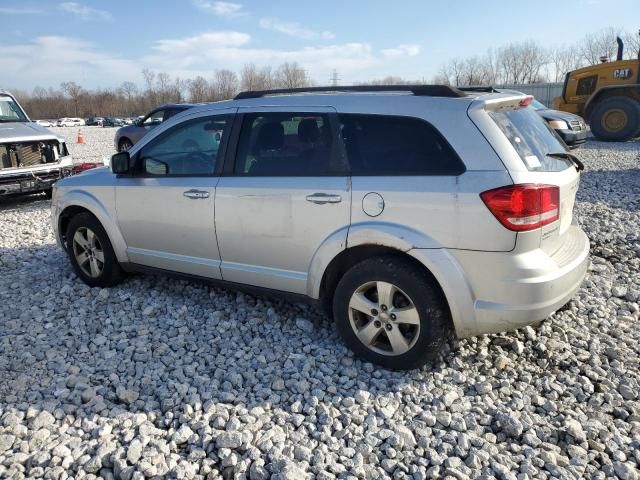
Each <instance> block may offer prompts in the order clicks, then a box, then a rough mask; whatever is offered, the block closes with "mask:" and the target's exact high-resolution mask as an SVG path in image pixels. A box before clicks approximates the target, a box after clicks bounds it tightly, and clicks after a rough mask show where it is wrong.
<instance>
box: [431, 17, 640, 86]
mask: <svg viewBox="0 0 640 480" xmlns="http://www.w3.org/2000/svg"><path fill="white" fill-rule="evenodd" d="M617 36H620V37H621V38H622V39H623V41H624V58H625V59H632V58H637V55H638V49H639V48H640V36H639V35H638V34H636V33H635V32H633V33H632V32H623V31H620V30H619V29H616V28H614V27H609V28H605V29H603V30H600V31H599V32H594V33H590V34H588V35H586V36H585V37H584V38H583V39H581V40H580V41H578V42H576V43H574V44H570V45H559V46H557V47H555V48H550V49H547V48H544V47H542V46H541V45H539V44H538V43H536V42H532V41H527V42H520V43H510V44H508V45H505V46H502V47H500V48H498V49H496V50H488V51H487V52H486V53H485V54H484V55H475V56H470V57H465V58H453V59H451V60H449V61H448V62H447V63H446V64H444V65H442V67H441V68H440V71H439V72H438V75H436V77H435V78H434V82H435V83H444V84H448V85H455V86H469V85H502V84H515V85H521V84H527V83H543V82H561V81H562V80H563V79H564V76H565V74H566V73H567V72H568V71H571V70H575V69H577V68H581V67H585V66H587V65H595V64H597V63H600V61H601V58H606V59H607V61H611V60H615V59H616V53H617V51H618V45H617V43H616V37H617Z"/></svg>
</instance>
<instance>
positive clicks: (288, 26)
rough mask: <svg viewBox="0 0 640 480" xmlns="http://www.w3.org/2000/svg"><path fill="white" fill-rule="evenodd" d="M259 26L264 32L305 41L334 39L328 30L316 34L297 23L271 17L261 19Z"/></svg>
mask: <svg viewBox="0 0 640 480" xmlns="http://www.w3.org/2000/svg"><path fill="white" fill-rule="evenodd" d="M260 26H261V27H262V28H264V29H265V30H274V31H276V32H280V33H284V34H285V35H290V36H292V37H298V38H302V39H305V40H314V39H318V38H322V39H324V40H331V39H333V38H335V35H334V34H333V33H332V32H330V31H328V30H324V31H322V32H316V31H314V30H311V29H310V28H307V27H305V26H304V25H302V24H300V23H298V22H287V21H285V20H280V19H279V18H273V17H269V18H261V19H260Z"/></svg>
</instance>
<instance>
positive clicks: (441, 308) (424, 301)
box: [333, 257, 451, 370]
mask: <svg viewBox="0 0 640 480" xmlns="http://www.w3.org/2000/svg"><path fill="white" fill-rule="evenodd" d="M376 280H378V281H384V282H389V283H392V284H394V285H396V286H397V287H398V288H400V289H401V290H402V291H403V292H405V293H406V294H407V295H408V296H409V297H410V299H411V300H412V301H413V303H414V305H415V306H416V308H417V310H418V313H419V315H420V333H419V337H418V340H417V342H416V343H415V345H414V346H413V347H412V348H411V350H409V351H408V352H407V353H405V354H402V355H398V356H389V355H382V354H380V353H376V352H374V351H372V350H369V349H368V348H367V347H366V346H365V345H363V344H362V342H360V340H359V339H358V337H357V336H356V334H355V332H354V331H353V329H352V328H351V324H350V321H349V314H348V308H349V300H350V299H351V295H352V294H353V292H354V291H355V290H356V289H357V288H358V287H360V286H361V285H363V284H365V283H367V282H371V281H376ZM333 311H334V319H335V322H336V328H337V330H338V333H339V334H340V336H341V337H342V338H343V340H344V341H345V343H346V344H347V345H348V346H349V347H350V348H351V349H352V350H353V351H354V352H355V353H356V354H357V355H358V356H360V357H362V358H363V359H365V360H367V361H370V362H372V363H375V364H378V365H381V366H383V367H385V368H390V369H393V370H407V369H413V368H418V367H420V366H422V365H424V364H425V363H427V362H429V361H430V360H432V359H433V358H435V357H436V356H437V355H438V354H439V353H440V352H441V351H442V348H443V346H444V344H445V342H446V340H447V339H448V337H449V335H450V332H451V327H450V326H451V316H450V313H449V308H448V306H447V304H446V301H445V300H444V298H443V295H442V293H441V291H440V289H439V287H438V286H437V285H435V282H434V280H433V279H432V278H431V277H430V276H429V275H427V274H426V273H425V272H423V271H421V270H420V269H419V268H418V267H416V266H415V265H413V264H412V263H410V262H408V261H405V260H403V259H400V258H394V257H379V258H373V259H369V260H365V261H363V262H361V263H359V264H357V265H355V266H354V267H352V268H351V269H350V270H349V271H347V273H345V274H344V276H343V277H342V278H341V280H340V281H339V282H338V286H337V288H336V291H335V294H334V297H333Z"/></svg>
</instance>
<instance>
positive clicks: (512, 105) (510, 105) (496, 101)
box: [469, 94, 533, 112]
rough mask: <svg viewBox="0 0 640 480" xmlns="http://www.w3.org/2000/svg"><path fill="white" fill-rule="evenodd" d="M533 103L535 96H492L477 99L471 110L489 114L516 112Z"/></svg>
mask: <svg viewBox="0 0 640 480" xmlns="http://www.w3.org/2000/svg"><path fill="white" fill-rule="evenodd" d="M531 102H533V95H507V94H505V95H492V96H490V97H489V96H481V97H478V98H476V99H475V100H474V101H473V102H472V103H471V105H470V106H469V110H480V109H482V110H486V111H488V112H499V111H503V110H516V109H518V108H526V107H528V106H529V105H531Z"/></svg>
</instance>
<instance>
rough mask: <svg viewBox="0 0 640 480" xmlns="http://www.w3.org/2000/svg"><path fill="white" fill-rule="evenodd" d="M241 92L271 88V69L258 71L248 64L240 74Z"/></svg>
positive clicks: (251, 64)
mask: <svg viewBox="0 0 640 480" xmlns="http://www.w3.org/2000/svg"><path fill="white" fill-rule="evenodd" d="M240 85H241V87H242V90H268V89H270V88H272V86H273V75H272V74H271V67H263V68H262V69H258V67H256V66H255V64H253V63H248V64H246V65H245V66H244V67H243V68H242V72H241V73H240Z"/></svg>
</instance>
